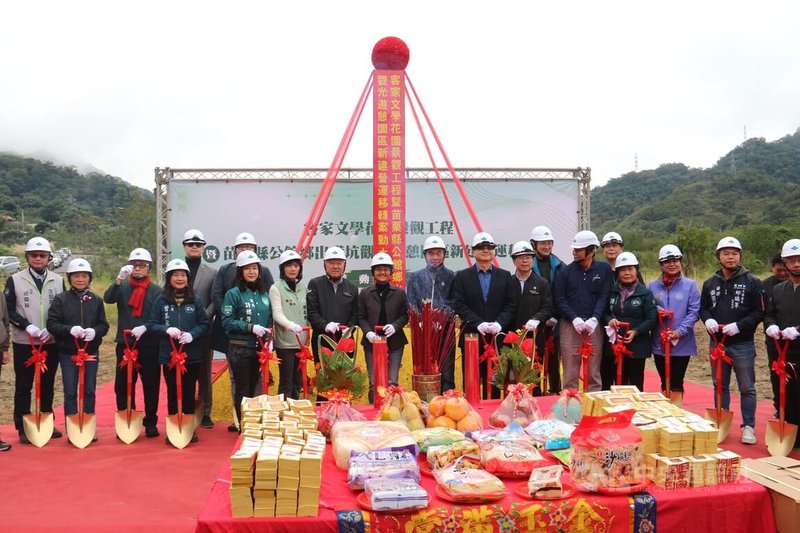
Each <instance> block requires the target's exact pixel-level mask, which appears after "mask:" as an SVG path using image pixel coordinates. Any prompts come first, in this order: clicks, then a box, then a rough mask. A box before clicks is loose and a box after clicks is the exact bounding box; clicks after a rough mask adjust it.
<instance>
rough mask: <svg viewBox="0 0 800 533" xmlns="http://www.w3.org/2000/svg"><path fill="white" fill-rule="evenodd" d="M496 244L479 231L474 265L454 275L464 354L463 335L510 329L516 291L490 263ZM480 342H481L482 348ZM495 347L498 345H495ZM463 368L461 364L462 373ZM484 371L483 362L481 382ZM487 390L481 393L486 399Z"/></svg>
mask: <svg viewBox="0 0 800 533" xmlns="http://www.w3.org/2000/svg"><path fill="white" fill-rule="evenodd" d="M495 247H496V244H495V242H494V238H492V236H491V235H490V234H488V233H486V232H483V231H482V232H480V233H478V234H477V235H475V238H474V239H473V240H472V256H473V257H474V258H475V264H474V265H473V266H471V267H469V268H465V269H464V270H459V271H458V272H456V276H455V278H453V284H452V285H451V289H450V300H451V301H452V302H453V310H454V311H455V312H456V313H457V314H458V316H459V317H460V318H461V334H460V336H459V338H458V346H459V347H460V348H461V353H462V355H463V353H464V335H465V334H467V333H479V334H481V335H483V336H485V337H484V338H486V339H487V340H488V339H489V338H492V337H493V336H495V335H498V334H499V333H500V332H501V331H504V330H505V331H507V330H508V328H509V327H511V326H512V323H511V322H512V320H513V319H514V312H515V311H516V309H517V296H518V294H519V290H518V289H517V287H516V286H515V285H514V283H513V281H512V277H511V273H510V272H509V271H508V270H503V269H502V268H498V267H496V266H494V265H493V264H492V262H493V260H494V257H495V252H494V249H495ZM482 344H483V343H481V345H482ZM498 345H499V343H498ZM463 370H464V365H462V373H463ZM487 372H488V369H487V364H486V362H485V361H484V362H482V363H481V364H480V375H481V383H484V384H485V383H486V375H487ZM488 395H489V391H484V396H488ZM491 396H492V397H493V398H499V397H500V391H499V390H497V389H494V388H493V389H492V391H491Z"/></svg>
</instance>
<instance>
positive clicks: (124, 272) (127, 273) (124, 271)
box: [117, 265, 133, 281]
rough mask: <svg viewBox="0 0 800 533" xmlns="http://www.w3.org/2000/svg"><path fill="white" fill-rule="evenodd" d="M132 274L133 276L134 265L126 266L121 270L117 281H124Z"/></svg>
mask: <svg viewBox="0 0 800 533" xmlns="http://www.w3.org/2000/svg"><path fill="white" fill-rule="evenodd" d="M131 274H133V265H124V266H123V267H122V268H120V269H119V274H117V279H118V280H120V281H123V280H125V278H127V277H128V276H130V275H131Z"/></svg>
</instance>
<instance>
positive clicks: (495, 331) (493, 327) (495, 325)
mask: <svg viewBox="0 0 800 533" xmlns="http://www.w3.org/2000/svg"><path fill="white" fill-rule="evenodd" d="M489 327H490V328H491V329H490V330H489V333H491V334H492V335H497V334H498V333H500V332H501V331H503V326H501V325H500V323H499V322H492V323H491V324H489Z"/></svg>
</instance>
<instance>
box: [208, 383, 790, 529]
mask: <svg viewBox="0 0 800 533" xmlns="http://www.w3.org/2000/svg"><path fill="white" fill-rule="evenodd" d="M554 401H555V397H544V398H539V403H540V406H541V408H542V412H543V413H545V412H549V408H550V406H551V405H552V403H553V402H554ZM497 404H498V401H493V402H484V404H483V405H482V408H481V409H479V412H480V413H481V415H482V417H483V418H484V420H485V419H487V418H488V416H489V415H490V414H491V413H492V411H493V410H494V409H495V407H496V406H497ZM370 412H371V410H370V411H367V410H365V414H369V413H370ZM346 475H347V473H346V472H345V471H343V470H339V469H338V468H336V465H335V464H334V461H333V453H332V452H331V450H330V448H329V449H328V450H327V452H326V454H325V460H324V461H323V473H322V487H321V490H320V512H319V516H316V517H313V518H241V519H234V518H232V517H231V511H230V500H229V496H228V488H229V487H230V481H229V480H230V470H229V468H228V466H227V465H226V467H225V468H224V469H223V471H222V473H221V474H220V479H218V480H217V481H216V482H215V483H214V486H213V488H212V490H211V495H210V496H209V498H208V501H207V502H206V505H205V507H204V508H203V509H202V511H201V513H200V516H199V517H198V521H197V531H199V532H229V531H230V532H233V531H236V532H240V531H242V532H249V531H253V532H255V531H259V532H263V531H270V532H276V533H277V532H286V533H289V532H291V533H296V532H298V531H303V530H304V529H305V528H313V531H314V533H321V532H323V531H330V532H337V531H352V532H361V531H372V532H379V533H385V532H394V531H397V532H410V531H420V532H429V531H431V532H432V531H453V532H456V531H464V532H476V533H477V532H488V531H554V530H565V531H596V532H628V531H632V530H636V531H643V532H653V531H656V530H661V531H666V532H669V533H673V532H675V531H694V532H696V531H725V532H726V533H735V532H742V533H749V532H752V531H760V532H764V531H774V530H775V520H774V516H773V514H772V503H771V500H770V497H769V493H768V492H767V490H766V489H765V488H764V487H762V486H761V485H758V484H756V483H753V482H751V481H749V480H747V479H742V480H741V481H739V482H738V483H732V484H726V485H718V486H715V487H707V488H698V489H681V490H669V491H666V490H662V489H659V488H658V487H657V486H655V485H652V484H650V485H648V487H647V489H646V491H645V492H643V493H639V494H636V495H631V496H605V495H598V494H588V493H582V492H578V493H576V494H575V495H574V496H573V497H571V498H567V499H564V500H557V501H534V500H529V499H525V498H522V497H520V496H517V495H516V494H515V493H514V488H515V487H516V486H518V485H520V484H524V483H525V480H507V483H506V484H507V486H508V488H509V495H508V496H506V497H505V498H504V499H502V500H500V501H498V502H496V503H490V504H483V505H467V506H457V505H454V504H451V503H448V502H446V501H444V500H442V499H440V498H438V497H437V496H436V495H435V494H434V489H435V486H436V483H435V481H434V480H433V478H432V477H430V476H426V475H423V479H422V485H423V486H424V487H425V488H426V489H427V491H428V494H429V495H431V503H430V505H429V506H428V508H427V509H425V510H423V511H415V512H413V513H409V514H402V515H392V514H385V513H370V512H366V511H363V512H362V510H361V508H360V507H359V505H358V503H357V501H356V496H357V495H358V494H357V493H355V492H353V491H351V490H350V489H349V488H348V487H347V483H346Z"/></svg>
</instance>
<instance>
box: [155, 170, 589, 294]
mask: <svg viewBox="0 0 800 533" xmlns="http://www.w3.org/2000/svg"><path fill="white" fill-rule="evenodd" d="M454 170H455V172H456V175H457V176H458V178H459V179H460V180H461V181H473V180H503V181H514V180H526V181H527V180H541V181H557V180H559V181H560V180H573V181H577V182H578V187H579V193H580V199H579V202H580V216H579V220H580V228H581V229H588V228H589V218H590V215H591V212H590V209H591V208H590V200H591V188H590V185H591V180H592V170H591V168H589V167H576V168H456V169H454ZM440 173H441V175H442V176H443V178H444V179H445V180H449V178H450V175H449V173H448V172H447V170H440ZM327 174H328V169H327V168H169V167H164V168H158V167H156V169H155V181H156V217H157V220H156V247H157V250H156V264H157V265H158V266H159V268H158V279H159V282H163V272H164V269H165V268H166V266H167V261H168V260H169V243H168V242H167V241H168V238H169V184H170V182H172V181H184V182H185V181H195V182H200V181H223V182H231V181H287V182H293V181H319V182H322V180H324V179H325V176H326V175H327ZM372 175H373V169H371V168H342V169H341V170H340V171H339V174H338V176H337V178H336V179H337V180H344V181H372ZM406 179H407V180H410V181H411V180H413V181H435V180H436V171H435V170H434V169H432V168H407V169H406Z"/></svg>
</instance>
